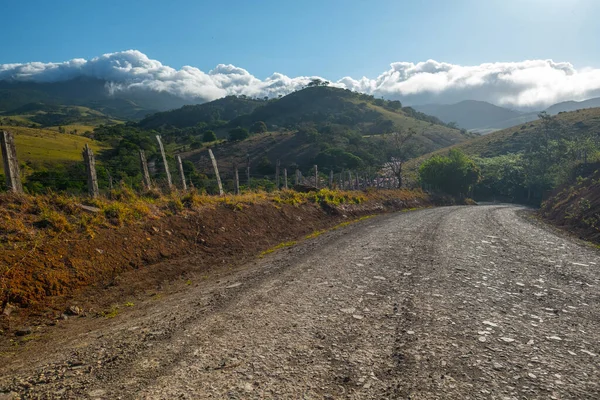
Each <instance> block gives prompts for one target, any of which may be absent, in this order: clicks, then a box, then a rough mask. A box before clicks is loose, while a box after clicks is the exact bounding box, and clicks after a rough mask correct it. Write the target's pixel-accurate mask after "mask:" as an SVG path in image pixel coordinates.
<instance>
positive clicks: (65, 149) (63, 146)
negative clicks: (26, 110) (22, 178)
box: [0, 126, 104, 172]
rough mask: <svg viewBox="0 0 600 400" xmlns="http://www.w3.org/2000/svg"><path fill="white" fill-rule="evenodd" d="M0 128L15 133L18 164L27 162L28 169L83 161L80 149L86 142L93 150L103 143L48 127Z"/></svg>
mask: <svg viewBox="0 0 600 400" xmlns="http://www.w3.org/2000/svg"><path fill="white" fill-rule="evenodd" d="M0 130H6V131H10V132H12V133H14V134H15V146H16V148H17V158H18V160H19V164H21V165H22V164H27V168H28V169H29V170H31V169H32V168H40V167H49V166H55V165H57V164H63V163H65V162H71V161H83V158H82V156H81V150H82V149H83V146H84V145H85V144H86V143H87V144H89V145H90V147H91V148H92V149H93V150H94V151H95V152H98V151H100V150H101V149H103V148H104V146H103V145H101V144H100V143H98V142H96V141H94V140H92V139H88V138H86V137H82V136H78V135H70V134H65V133H58V132H56V131H52V130H48V129H33V128H25V127H15V126H0ZM2 169H3V166H2V163H0V172H3V171H2Z"/></svg>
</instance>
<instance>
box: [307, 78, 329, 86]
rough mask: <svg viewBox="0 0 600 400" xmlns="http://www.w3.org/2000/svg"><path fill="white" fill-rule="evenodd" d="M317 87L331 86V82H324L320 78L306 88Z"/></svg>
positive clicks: (309, 83)
mask: <svg viewBox="0 0 600 400" xmlns="http://www.w3.org/2000/svg"><path fill="white" fill-rule="evenodd" d="M316 86H329V81H324V80H322V79H319V78H314V79H312V80H311V81H310V82H308V84H307V85H306V87H316Z"/></svg>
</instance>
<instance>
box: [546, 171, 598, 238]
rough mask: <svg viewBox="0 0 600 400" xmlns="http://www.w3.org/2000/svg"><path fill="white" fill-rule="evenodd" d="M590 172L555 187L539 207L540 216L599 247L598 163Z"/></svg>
mask: <svg viewBox="0 0 600 400" xmlns="http://www.w3.org/2000/svg"><path fill="white" fill-rule="evenodd" d="M590 167H591V168H590V170H591V171H593V172H591V173H589V174H588V175H586V177H585V178H583V179H578V180H577V181H576V182H572V183H569V184H566V185H563V186H562V187H560V188H558V189H557V190H556V191H555V192H554V193H552V194H551V195H550V196H549V197H548V199H547V200H546V201H545V202H544V203H543V204H542V208H541V209H540V214H541V215H542V217H544V218H546V219H547V220H549V221H551V222H552V223H554V224H555V225H557V226H559V227H561V228H564V229H568V230H570V231H572V232H576V233H577V234H578V235H579V236H581V237H583V238H585V239H587V240H590V241H592V242H594V243H597V244H600V163H597V164H596V165H591V166H590Z"/></svg>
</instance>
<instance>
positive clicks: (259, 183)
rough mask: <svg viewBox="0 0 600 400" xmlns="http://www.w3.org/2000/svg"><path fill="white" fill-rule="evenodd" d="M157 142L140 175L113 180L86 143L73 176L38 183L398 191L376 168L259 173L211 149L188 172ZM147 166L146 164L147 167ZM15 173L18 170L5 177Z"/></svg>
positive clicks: (8, 139) (9, 182) (7, 162)
mask: <svg viewBox="0 0 600 400" xmlns="http://www.w3.org/2000/svg"><path fill="white" fill-rule="evenodd" d="M1 139H2V140H0V145H1V147H2V158H3V161H4V171H5V174H4V175H5V179H6V189H7V190H9V191H13V192H22V191H23V188H22V186H21V179H22V174H21V173H19V171H18V162H17V155H16V148H15V146H14V140H13V137H12V134H11V133H9V132H6V131H3V132H2V137H1ZM157 140H158V141H159V148H160V150H161V154H160V155H161V156H162V157H158V159H157V160H154V161H152V162H148V160H147V159H146V157H145V155H144V152H143V151H140V152H139V158H140V163H139V175H137V176H127V177H126V178H123V177H121V179H118V178H115V177H113V176H112V175H111V173H110V171H109V169H108V168H106V167H104V166H99V167H97V166H96V162H95V158H94V154H93V151H92V149H91V148H89V147H88V146H87V145H86V146H85V148H84V149H83V152H82V161H83V162H82V163H81V164H77V165H78V168H76V169H75V170H73V171H71V173H70V174H68V175H66V174H65V173H64V171H53V170H52V169H46V170H44V171H37V172H36V173H35V184H36V185H39V187H41V188H43V187H52V188H59V190H60V188H63V187H64V188H73V187H76V188H78V190H80V191H87V192H88V194H89V195H90V196H92V197H96V196H98V195H99V194H101V193H102V194H106V193H107V191H110V190H111V189H113V188H115V187H117V186H118V185H120V184H125V185H128V186H131V187H139V188H144V189H146V190H147V189H160V190H163V191H172V190H186V189H196V188H198V187H201V188H202V189H203V190H205V191H206V192H207V193H208V194H221V193H231V194H239V193H240V192H242V191H248V190H256V189H262V190H267V191H273V190H282V189H289V190H299V191H310V190H318V189H323V188H329V189H342V190H366V189H369V188H375V189H393V188H396V187H398V182H399V181H398V179H397V178H396V177H395V176H393V175H390V174H386V173H384V172H382V170H375V169H371V168H369V169H362V170H358V169H351V170H346V169H338V170H337V171H336V169H335V168H329V169H328V170H324V171H321V170H320V169H319V166H318V165H314V166H313V167H312V168H310V169H309V170H308V171H306V170H305V172H306V174H304V173H303V172H302V171H301V170H300V168H299V167H298V166H297V165H295V164H294V165H292V166H282V165H281V163H280V162H279V160H277V163H276V166H275V168H274V169H271V170H270V171H262V172H259V171H257V169H258V168H257V167H254V166H253V165H252V162H251V161H252V160H249V159H247V158H246V159H245V162H233V163H232V162H231V160H228V162H226V163H224V165H221V166H219V160H218V159H215V162H216V165H213V164H209V161H208V160H209V152H210V150H209V151H207V154H206V156H205V155H202V156H201V157H200V159H199V160H198V161H197V162H196V165H198V166H199V167H200V170H199V171H193V174H186V171H185V170H184V168H183V167H182V166H181V163H180V162H179V163H177V166H176V169H175V170H173V167H172V165H171V163H169V162H168V161H167V155H166V153H165V150H164V147H163V146H162V144H161V143H160V137H157ZM177 158H179V156H177ZM144 163H145V164H146V166H145V168H144ZM15 169H16V172H12V173H6V172H7V171H14V170H15ZM263 169H264V168H263ZM188 172H189V171H188ZM265 172H266V173H265ZM187 175H193V176H187ZM30 177H31V176H30ZM17 181H18V182H17ZM29 183H31V182H29ZM30 186H31V185H30ZM219 186H220V187H219ZM65 191H68V190H65Z"/></svg>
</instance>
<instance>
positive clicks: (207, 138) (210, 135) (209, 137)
mask: <svg viewBox="0 0 600 400" xmlns="http://www.w3.org/2000/svg"><path fill="white" fill-rule="evenodd" d="M215 140H217V135H215V133H214V132H213V131H206V132H204V134H203V135H202V141H203V142H204V143H208V142H214V141H215Z"/></svg>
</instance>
